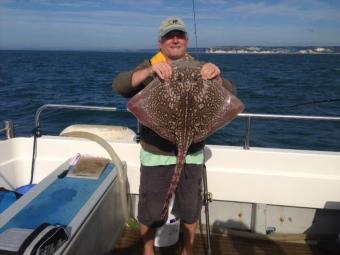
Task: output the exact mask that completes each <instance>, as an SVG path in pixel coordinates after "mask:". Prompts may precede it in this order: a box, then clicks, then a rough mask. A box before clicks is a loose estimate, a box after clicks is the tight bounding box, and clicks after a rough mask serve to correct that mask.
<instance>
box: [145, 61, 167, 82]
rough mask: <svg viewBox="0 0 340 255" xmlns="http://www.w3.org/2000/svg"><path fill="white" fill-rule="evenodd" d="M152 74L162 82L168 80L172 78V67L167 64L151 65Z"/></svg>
mask: <svg viewBox="0 0 340 255" xmlns="http://www.w3.org/2000/svg"><path fill="white" fill-rule="evenodd" d="M150 68H151V70H152V72H153V73H156V74H157V76H158V77H159V78H160V79H162V80H170V79H171V76H172V67H171V65H170V64H169V63H168V62H164V61H163V62H158V63H155V64H153V65H152V66H151V67H150Z"/></svg>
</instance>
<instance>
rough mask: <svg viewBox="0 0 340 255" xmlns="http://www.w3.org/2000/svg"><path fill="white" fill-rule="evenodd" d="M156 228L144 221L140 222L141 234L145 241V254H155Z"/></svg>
mask: <svg viewBox="0 0 340 255" xmlns="http://www.w3.org/2000/svg"><path fill="white" fill-rule="evenodd" d="M155 232H156V229H155V228H150V227H148V226H146V225H144V224H142V223H140V234H141V236H142V239H143V243H144V253H143V255H154V254H155V252H154V247H153V243H154V238H155Z"/></svg>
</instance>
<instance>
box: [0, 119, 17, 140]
mask: <svg viewBox="0 0 340 255" xmlns="http://www.w3.org/2000/svg"><path fill="white" fill-rule="evenodd" d="M1 132H4V133H5V137H6V139H10V138H13V137H14V136H15V131H14V124H13V121H11V120H5V121H4V127H3V128H2V129H0V133H1Z"/></svg>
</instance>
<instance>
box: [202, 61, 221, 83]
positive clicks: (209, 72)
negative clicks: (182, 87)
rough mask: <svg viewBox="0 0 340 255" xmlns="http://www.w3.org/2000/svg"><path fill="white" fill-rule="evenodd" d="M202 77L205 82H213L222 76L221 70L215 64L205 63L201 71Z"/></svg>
mask: <svg viewBox="0 0 340 255" xmlns="http://www.w3.org/2000/svg"><path fill="white" fill-rule="evenodd" d="M201 75H202V78H203V79H204V80H211V79H214V78H216V77H217V76H220V75H221V70H220V69H219V68H218V67H217V66H216V65H214V64H213V63H205V64H204V65H203V66H202V69H201Z"/></svg>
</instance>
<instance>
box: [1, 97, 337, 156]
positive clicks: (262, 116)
mask: <svg viewBox="0 0 340 255" xmlns="http://www.w3.org/2000/svg"><path fill="white" fill-rule="evenodd" d="M49 108H54V109H71V110H72V109H73V110H87V111H102V112H129V111H128V110H127V109H120V108H117V107H104V106H88V105H69V104H45V105H42V106H41V107H39V108H38V110H37V111H36V113H35V130H36V132H39V129H40V115H41V113H42V112H43V111H44V110H46V109H49ZM238 118H242V119H245V120H246V129H245V137H244V145H243V148H244V149H246V150H247V149H249V148H250V139H251V124H252V122H253V121H254V120H307V121H326V122H340V117H339V116H305V115H280V114H257V113H240V114H238ZM6 125H7V126H6V127H5V128H4V129H2V130H0V131H4V130H8V129H9V128H8V126H11V127H12V128H10V129H11V130H14V128H13V123H7V124H6ZM138 127H139V125H137V128H138ZM8 132H9V131H8ZM137 133H139V130H138V131H137ZM13 136H14V133H13V134H10V135H9V136H8V137H13ZM6 137H7V135H6Z"/></svg>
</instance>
